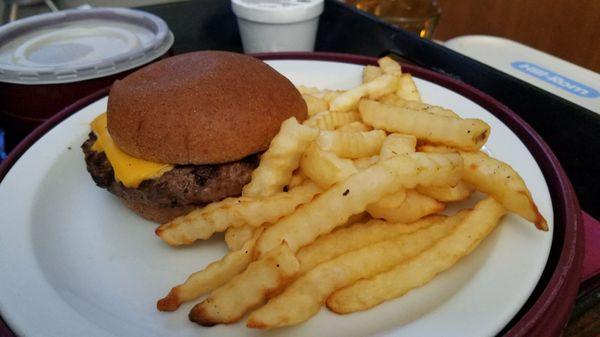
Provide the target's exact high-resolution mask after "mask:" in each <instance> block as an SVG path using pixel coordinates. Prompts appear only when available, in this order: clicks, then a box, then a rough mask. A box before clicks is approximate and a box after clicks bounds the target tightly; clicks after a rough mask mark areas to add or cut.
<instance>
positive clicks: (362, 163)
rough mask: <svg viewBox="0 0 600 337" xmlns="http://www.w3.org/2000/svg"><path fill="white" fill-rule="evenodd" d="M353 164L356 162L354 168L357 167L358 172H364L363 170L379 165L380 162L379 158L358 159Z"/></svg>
mask: <svg viewBox="0 0 600 337" xmlns="http://www.w3.org/2000/svg"><path fill="white" fill-rule="evenodd" d="M353 162H354V167H356V169H357V170H359V171H363V170H365V169H367V168H368V167H370V166H373V165H375V164H377V163H378V162H379V156H371V157H363V158H358V159H354V160H353Z"/></svg>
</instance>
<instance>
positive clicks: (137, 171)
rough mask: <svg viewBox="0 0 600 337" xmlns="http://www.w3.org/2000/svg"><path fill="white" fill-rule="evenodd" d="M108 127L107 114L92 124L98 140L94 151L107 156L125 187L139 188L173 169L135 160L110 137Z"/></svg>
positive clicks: (116, 177)
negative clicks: (141, 184)
mask: <svg viewBox="0 0 600 337" xmlns="http://www.w3.org/2000/svg"><path fill="white" fill-rule="evenodd" d="M107 125H108V122H107V118H106V113H103V114H101V115H100V116H98V117H96V119H94V121H93V122H92V124H91V127H92V131H93V132H94V134H95V135H96V138H97V139H96V142H95V143H94V145H93V146H92V150H94V151H96V152H104V153H105V154H106V158H108V161H109V162H110V164H111V166H112V167H113V171H114V172H115V179H116V180H117V181H120V182H121V183H122V184H123V185H125V187H133V188H135V187H138V186H139V185H140V183H141V182H142V181H144V180H146V179H156V178H159V177H160V176H161V175H163V174H164V173H165V172H167V171H170V170H172V169H173V165H169V164H162V163H155V162H151V161H147V160H143V159H139V158H135V157H132V156H130V155H128V154H127V153H125V152H123V151H122V150H121V149H119V148H118V147H117V145H116V144H115V142H114V141H113V139H112V138H111V137H110V134H109V133H108V128H107Z"/></svg>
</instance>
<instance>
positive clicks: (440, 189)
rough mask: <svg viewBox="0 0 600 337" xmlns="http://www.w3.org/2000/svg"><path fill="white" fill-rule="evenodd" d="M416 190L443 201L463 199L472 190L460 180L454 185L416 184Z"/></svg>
mask: <svg viewBox="0 0 600 337" xmlns="http://www.w3.org/2000/svg"><path fill="white" fill-rule="evenodd" d="M416 190H417V192H419V193H421V194H423V195H426V196H428V197H431V198H434V199H435V200H438V201H443V202H451V201H460V200H465V199H467V198H468V197H469V196H470V195H471V192H472V191H473V189H472V188H471V187H469V185H467V184H466V183H465V182H464V181H462V180H461V181H459V182H458V184H456V186H450V185H448V186H417V188H416Z"/></svg>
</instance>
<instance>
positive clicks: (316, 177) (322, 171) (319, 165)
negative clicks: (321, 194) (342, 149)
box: [300, 144, 358, 189]
mask: <svg viewBox="0 0 600 337" xmlns="http://www.w3.org/2000/svg"><path fill="white" fill-rule="evenodd" d="M300 168H302V172H304V174H306V176H307V177H308V178H310V179H311V180H312V181H313V182H314V183H315V184H317V185H318V186H319V187H321V188H322V189H327V188H329V187H330V186H331V185H333V184H335V183H337V182H338V181H342V180H344V179H346V178H348V177H349V176H351V175H353V174H355V173H356V172H358V171H357V170H356V168H355V167H354V164H353V163H352V160H350V159H342V158H340V157H338V156H336V155H335V153H333V152H329V151H323V150H321V149H320V148H319V147H318V146H316V145H315V144H313V145H311V146H310V147H309V148H308V149H307V150H306V152H304V154H303V155H302V159H301V160H300Z"/></svg>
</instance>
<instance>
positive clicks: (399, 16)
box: [345, 0, 442, 39]
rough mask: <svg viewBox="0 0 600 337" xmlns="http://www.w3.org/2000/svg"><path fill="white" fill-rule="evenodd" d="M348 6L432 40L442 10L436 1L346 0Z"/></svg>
mask: <svg viewBox="0 0 600 337" xmlns="http://www.w3.org/2000/svg"><path fill="white" fill-rule="evenodd" d="M345 1H346V3H347V4H349V5H353V6H355V7H356V8H358V9H360V10H363V11H365V12H367V13H370V14H373V15H375V16H377V17H379V18H381V19H382V20H384V21H386V22H388V23H391V24H393V25H396V26H398V27H400V28H403V29H406V30H408V31H411V32H414V33H416V34H418V35H419V36H420V37H423V38H426V39H430V38H431V36H432V35H433V31H434V30H435V27H436V26H437V23H438V20H439V18H440V15H441V14H442V9H441V8H440V6H439V5H438V3H437V1H435V0H345Z"/></svg>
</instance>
